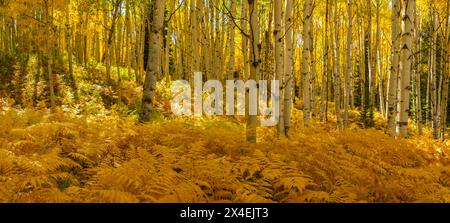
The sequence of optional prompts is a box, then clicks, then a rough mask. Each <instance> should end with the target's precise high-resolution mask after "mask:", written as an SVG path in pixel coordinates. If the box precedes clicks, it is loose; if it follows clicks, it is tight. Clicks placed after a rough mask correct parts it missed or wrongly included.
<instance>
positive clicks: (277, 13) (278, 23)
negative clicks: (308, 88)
mask: <svg viewBox="0 0 450 223" xmlns="http://www.w3.org/2000/svg"><path fill="white" fill-rule="evenodd" d="M307 1H309V0H307ZM282 8H283V7H282V1H275V2H274V18H275V29H274V31H273V34H274V40H275V44H274V45H275V50H274V58H275V79H276V80H278V81H280V83H284V82H283V78H284V71H283V70H284V67H283V42H282V41H283V33H282V30H281V28H282V19H281V14H282ZM281 86H284V84H281ZM281 92H283V91H281ZM279 103H280V119H279V122H278V135H284V133H285V129H284V119H283V116H284V112H283V111H282V110H281V109H283V108H284V106H283V103H284V101H283V100H280V101H279Z"/></svg>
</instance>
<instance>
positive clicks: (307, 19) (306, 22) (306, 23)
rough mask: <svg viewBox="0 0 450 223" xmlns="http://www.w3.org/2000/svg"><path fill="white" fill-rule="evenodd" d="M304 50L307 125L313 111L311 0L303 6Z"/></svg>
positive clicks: (304, 92) (305, 117)
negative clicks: (310, 59) (310, 70)
mask: <svg viewBox="0 0 450 223" xmlns="http://www.w3.org/2000/svg"><path fill="white" fill-rule="evenodd" d="M303 13H304V18H303V34H302V36H303V51H302V67H301V69H302V82H303V125H305V126H307V125H308V124H309V120H310V117H311V115H310V111H311V98H310V97H311V95H310V93H311V88H310V87H311V83H310V74H309V55H310V48H311V39H310V38H311V16H312V4H311V0H305V4H304V7H303Z"/></svg>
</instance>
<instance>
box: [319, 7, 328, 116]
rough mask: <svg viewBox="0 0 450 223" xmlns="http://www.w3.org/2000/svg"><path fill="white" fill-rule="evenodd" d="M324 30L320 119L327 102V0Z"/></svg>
mask: <svg viewBox="0 0 450 223" xmlns="http://www.w3.org/2000/svg"><path fill="white" fill-rule="evenodd" d="M325 4H326V5H325V7H326V9H325V11H326V12H325V22H324V23H325V32H324V35H323V42H324V43H323V46H324V49H323V59H322V86H321V93H320V121H324V120H325V108H326V106H325V104H326V103H327V100H326V99H327V97H326V95H327V94H328V48H329V47H328V16H329V0H326V3H325Z"/></svg>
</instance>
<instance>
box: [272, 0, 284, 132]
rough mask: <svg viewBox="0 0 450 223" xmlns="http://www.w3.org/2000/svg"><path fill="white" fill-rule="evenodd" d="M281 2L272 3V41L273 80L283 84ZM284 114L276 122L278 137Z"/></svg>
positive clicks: (282, 130) (281, 128)
mask: <svg viewBox="0 0 450 223" xmlns="http://www.w3.org/2000/svg"><path fill="white" fill-rule="evenodd" d="M282 8H283V7H282V2H281V1H275V2H274V18H275V29H274V31H273V34H274V41H275V44H274V45H275V50H274V55H273V56H274V58H275V79H276V80H279V81H280V83H283V78H284V71H283V70H284V67H283V42H282V41H283V33H282V30H281V27H282V24H281V23H282V19H281V14H282V10H283V9H282ZM283 102H284V101H283V100H280V101H279V103H280V108H284V107H283ZM283 116H284V113H283V111H281V110H280V119H279V122H278V135H283V134H284V131H285V130H284V119H283Z"/></svg>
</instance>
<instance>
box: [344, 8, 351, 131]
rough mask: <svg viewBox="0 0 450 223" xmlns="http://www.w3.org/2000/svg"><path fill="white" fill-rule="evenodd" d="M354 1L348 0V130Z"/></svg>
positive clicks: (345, 101)
mask: <svg viewBox="0 0 450 223" xmlns="http://www.w3.org/2000/svg"><path fill="white" fill-rule="evenodd" d="M352 7H353V2H352V0H348V29H347V64H346V66H345V96H344V128H348V110H349V104H350V91H351V89H350V78H351V76H352V27H353V23H352V17H353V16H352V15H353V14H352V10H353V8H352Z"/></svg>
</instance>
